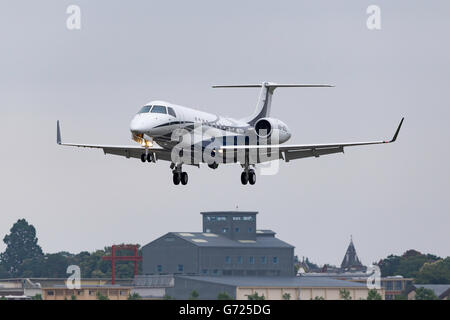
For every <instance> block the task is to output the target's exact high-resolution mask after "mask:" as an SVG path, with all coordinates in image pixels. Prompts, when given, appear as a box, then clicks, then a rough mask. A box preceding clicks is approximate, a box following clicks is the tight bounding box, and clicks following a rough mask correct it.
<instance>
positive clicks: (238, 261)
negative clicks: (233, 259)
mask: <svg viewBox="0 0 450 320" xmlns="http://www.w3.org/2000/svg"><path fill="white" fill-rule="evenodd" d="M237 263H239V264H242V257H241V256H239V257H237Z"/></svg>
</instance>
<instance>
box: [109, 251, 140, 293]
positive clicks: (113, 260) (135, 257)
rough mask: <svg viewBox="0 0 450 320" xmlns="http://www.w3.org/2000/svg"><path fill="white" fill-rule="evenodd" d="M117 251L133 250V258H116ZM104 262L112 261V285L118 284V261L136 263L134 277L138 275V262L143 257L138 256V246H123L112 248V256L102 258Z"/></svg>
mask: <svg viewBox="0 0 450 320" xmlns="http://www.w3.org/2000/svg"><path fill="white" fill-rule="evenodd" d="M116 250H132V251H133V253H134V255H133V256H116ZM102 260H110V261H111V262H112V281H111V282H112V284H115V283H116V266H115V264H116V261H134V275H135V276H136V275H137V273H138V262H139V261H142V257H140V256H138V246H137V245H134V244H121V245H113V246H112V254H111V256H105V257H102Z"/></svg>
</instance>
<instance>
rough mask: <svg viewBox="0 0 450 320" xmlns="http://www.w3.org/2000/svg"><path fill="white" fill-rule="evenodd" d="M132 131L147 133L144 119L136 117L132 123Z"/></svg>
mask: <svg viewBox="0 0 450 320" xmlns="http://www.w3.org/2000/svg"><path fill="white" fill-rule="evenodd" d="M130 131H131V132H133V133H145V132H146V126H145V121H144V119H142V118H141V117H138V116H136V117H134V118H133V120H131V123H130Z"/></svg>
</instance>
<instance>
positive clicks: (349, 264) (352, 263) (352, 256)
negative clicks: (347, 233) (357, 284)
mask: <svg viewBox="0 0 450 320" xmlns="http://www.w3.org/2000/svg"><path fill="white" fill-rule="evenodd" d="M363 267H364V266H363V265H362V263H361V261H359V258H358V255H357V254H356V249H355V246H354V245H353V239H350V244H349V245H348V248H347V252H346V253H345V256H344V259H343V260H342V263H341V269H343V270H350V269H361V268H363Z"/></svg>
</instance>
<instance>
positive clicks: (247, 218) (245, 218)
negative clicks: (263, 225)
mask: <svg viewBox="0 0 450 320" xmlns="http://www.w3.org/2000/svg"><path fill="white" fill-rule="evenodd" d="M242 219H243V220H244V221H253V217H252V216H245V217H242Z"/></svg>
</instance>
